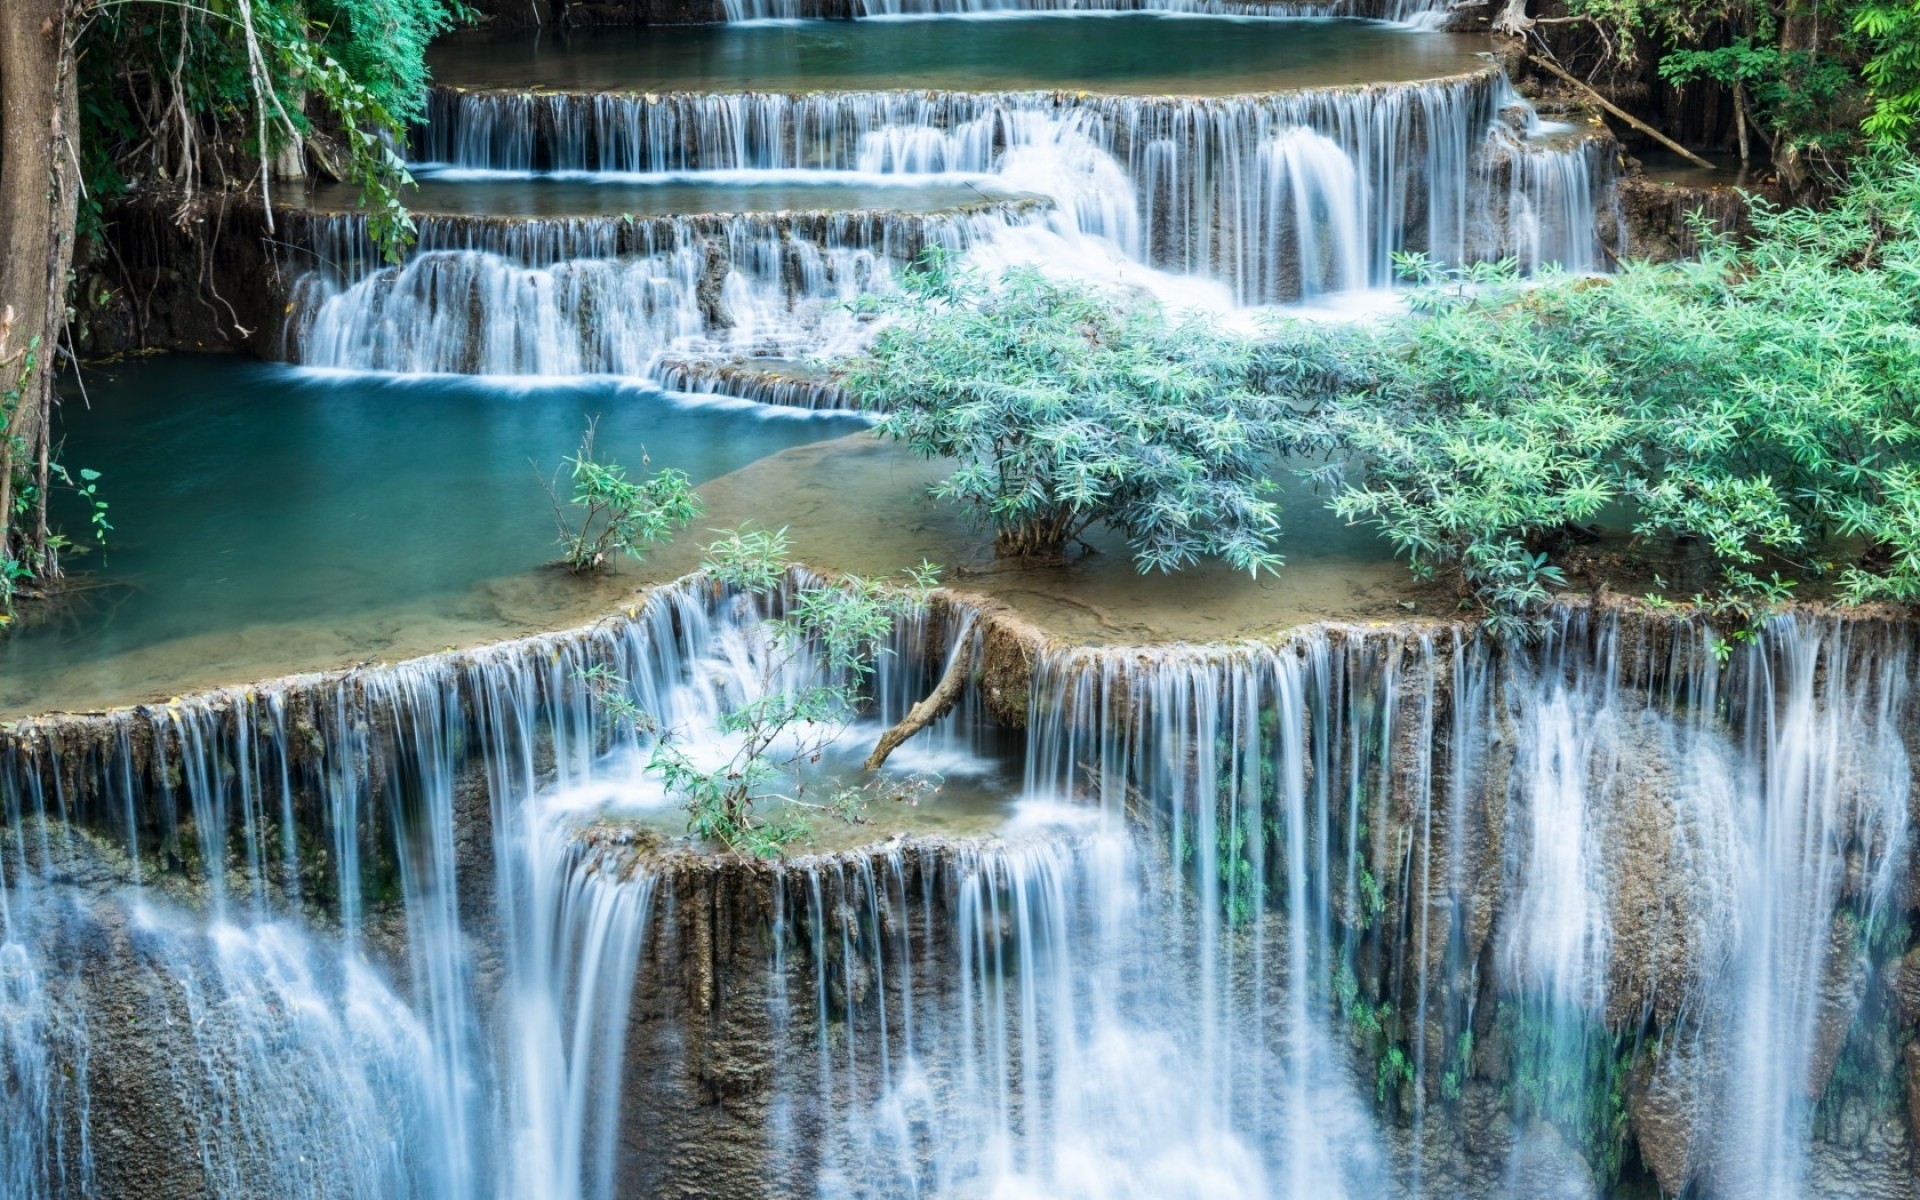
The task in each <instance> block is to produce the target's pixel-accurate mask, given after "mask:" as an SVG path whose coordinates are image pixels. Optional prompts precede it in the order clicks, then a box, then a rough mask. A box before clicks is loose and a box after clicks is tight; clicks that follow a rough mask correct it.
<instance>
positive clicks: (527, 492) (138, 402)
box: [0, 356, 860, 708]
mask: <svg viewBox="0 0 1920 1200" xmlns="http://www.w3.org/2000/svg"><path fill="white" fill-rule="evenodd" d="M85 382H86V384H87V392H88V397H89V400H90V406H89V405H87V404H83V403H82V401H81V400H80V398H79V396H78V394H77V392H74V391H73V390H72V389H71V388H70V389H69V395H68V396H67V399H66V401H65V405H64V408H63V412H62V417H61V426H62V429H63V432H64V434H65V437H66V449H65V454H64V456H65V460H66V461H67V462H68V463H69V464H71V465H72V466H74V467H76V468H77V467H81V466H86V467H90V468H92V469H94V470H97V471H100V472H101V473H102V475H103V478H102V481H101V486H102V488H103V489H104V491H105V494H106V495H107V497H108V499H109V501H110V503H111V505H112V509H111V517H112V520H113V523H114V527H115V528H114V532H113V535H112V541H111V543H110V545H109V547H108V550H107V553H106V555H105V556H104V559H103V558H102V556H100V555H98V554H93V555H88V556H86V557H85V558H82V559H79V560H76V561H75V563H74V566H75V567H76V568H77V569H79V570H81V571H84V572H88V573H89V574H91V575H97V578H98V580H99V581H100V582H101V583H104V584H108V585H111V586H110V587H108V588H106V589H103V590H101V591H99V592H97V593H92V594H90V595H89V596H88V597H87V603H85V604H82V605H78V606H74V608H73V610H72V611H70V612H69V613H67V615H66V617H65V619H63V620H61V621H59V622H54V623H47V624H43V625H41V626H40V627H37V628H30V629H27V630H24V631H23V632H21V633H20V634H18V635H16V636H15V637H13V638H11V639H8V640H5V641H0V708H4V707H7V706H8V704H9V702H10V701H11V700H15V699H16V698H17V695H18V691H19V690H20V689H25V688H27V687H28V686H29V681H30V680H36V679H45V678H47V677H50V676H55V675H59V674H60V673H62V672H64V671H72V670H79V669H82V668H83V667H84V665H85V664H87V663H90V662H96V661H102V660H108V659H111V658H113V657H114V656H117V655H125V654H127V653H129V652H132V651H138V650H142V649H145V648H148V647H152V646H156V645H159V644H161V643H166V642H171V641H178V640H182V639H186V640H189V641H191V640H192V639H198V638H204V637H206V636H207V635H217V634H222V633H223V631H229V630H238V629H241V628H244V627H250V626H252V627H258V626H262V625H274V624H279V623H286V624H289V625H292V624H298V625H302V626H309V627H311V626H325V625H329V624H331V625H333V626H336V627H339V626H343V625H344V626H352V625H354V624H355V623H356V622H362V621H371V620H373V619H374V618H373V617H372V616H370V614H377V613H381V612H384V611H389V610H396V609H402V610H404V609H407V608H409V607H411V608H413V609H416V610H419V611H423V612H431V611H432V610H434V609H435V608H436V607H437V606H445V607H451V606H452V605H453V604H454V603H455V602H456V600H457V598H460V597H463V596H464V595H465V594H466V593H467V592H469V591H470V589H473V588H475V587H476V586H479V585H481V584H483V583H484V582H486V581H488V580H493V579H498V578H500V577H503V576H511V575H514V574H516V573H519V574H522V575H524V574H526V573H528V572H531V571H533V570H534V569H535V568H537V567H539V566H540V564H541V563H543V562H544V561H546V560H548V559H549V558H551V557H552V554H553V550H554V546H553V537H554V530H553V515H552V509H551V507H550V505H549V504H548V502H547V499H546V497H545V495H544V494H543V493H542V492H541V489H540V485H539V482H538V477H537V476H536V474H535V471H534V468H533V466H532V465H530V464H529V462H528V459H529V457H532V458H536V459H538V460H539V461H540V462H541V463H543V464H544V465H545V467H546V468H547V469H548V470H549V471H551V470H552V469H553V468H554V467H555V466H556V465H557V464H558V463H559V460H560V458H561V457H562V456H563V455H566V454H568V453H571V452H572V450H573V449H574V447H575V445H576V444H577V443H578V441H579V438H580V433H581V430H582V429H583V427H584V425H585V422H586V420H587V418H588V417H589V416H595V415H597V416H598V417H599V420H600V437H599V440H600V444H601V447H602V451H603V454H604V455H605V456H608V457H612V458H614V459H617V460H619V461H622V462H625V463H628V464H630V465H637V464H638V462H639V460H640V457H641V455H642V453H643V449H644V453H646V454H648V455H650V456H651V457H652V459H653V462H654V464H655V465H656V466H672V467H677V468H679V469H680V470H683V471H686V472H687V473H688V474H689V475H691V476H693V478H694V479H695V480H696V481H703V480H709V479H712V478H713V477H715V476H717V475H721V474H724V473H726V472H729V471H733V470H736V469H738V468H740V467H742V466H745V465H746V464H748V463H751V462H753V461H755V460H756V459H759V458H762V457H764V456H766V455H769V454H772V453H774V452H776V451H779V450H783V449H786V448H788V447H791V446H797V445H801V444H803V443H807V442H812V441H816V440H819V439H821V438H827V437H836V436H840V435H843V434H845V433H848V432H850V431H852V430H854V429H857V428H859V427H860V426H859V422H858V421H857V420H856V419H853V418H848V417H844V416H842V417H820V416H812V415H807V414H799V413H796V412H793V411H790V410H776V409H771V408H767V407H764V406H759V405H750V404H744V403H738V404H729V403H720V404H715V403H712V402H702V403H693V402H687V401H681V400H675V399H673V398H671V397H669V396H667V395H664V394H662V393H660V392H657V391H652V390H649V389H645V388H642V387H639V386H635V385H631V384H623V383H620V382H615V381H597V380H596V381H592V382H581V383H578V384H571V383H543V384H542V385H541V386H538V387H526V388H516V387H514V386H513V385H511V384H506V385H503V384H501V383H500V382H498V381H491V382H485V383H481V382H476V381H469V380H464V379H460V378H432V379H406V378H398V379H396V378H379V377H370V376H327V375H323V374H316V373H310V372H302V371H299V370H296V369H293V368H289V367H283V366H277V365H270V364H262V363H247V362H239V361H234V360H228V359H215V358H205V357H189V356H174V357H165V358H155V359H148V360H143V361H135V362H130V363H127V364H125V365H122V366H115V367H111V368H106V369H90V370H89V371H87V373H86V375H85ZM62 515H63V516H64V523H65V524H66V525H67V526H68V527H69V528H75V527H78V526H79V525H80V524H81V523H82V522H81V521H80V520H78V519H77V516H76V514H73V513H66V514H62ZM555 574H556V575H558V573H557V572H556V573H555ZM565 582H567V583H571V582H572V581H570V580H569V581H565Z"/></svg>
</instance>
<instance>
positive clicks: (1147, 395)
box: [845, 255, 1305, 573]
mask: <svg viewBox="0 0 1920 1200" xmlns="http://www.w3.org/2000/svg"><path fill="white" fill-rule="evenodd" d="M877 303H878V305H879V307H880V308H881V310H882V311H883V312H884V313H885V314H886V315H887V316H889V317H891V321H890V323H889V324H888V325H887V327H886V328H885V329H883V330H882V331H881V332H880V334H879V335H878V336H877V337H876V339H875V341H874V344H873V347H872V349H871V350H870V351H869V352H868V354H867V355H866V356H865V357H863V358H861V359H858V360H855V361H853V362H852V363H850V364H848V367H847V371H846V376H845V383H846V386H847V389H848V391H849V392H850V393H852V394H853V395H854V396H856V397H857V398H858V399H859V401H860V403H861V404H862V406H863V407H865V408H867V409H869V410H871V411H873V412H876V413H878V414H880V424H879V427H878V432H879V433H881V434H882V435H885V436H890V437H894V438H899V439H901V440H903V441H905V442H906V443H907V444H908V445H909V446H911V447H912V448H913V450H914V451H915V452H916V453H918V454H919V455H921V456H922V457H924V458H950V459H955V460H957V461H958V462H959V464H960V466H959V469H958V470H956V471H955V472H954V473H953V474H951V475H949V476H948V477H947V478H946V479H944V480H942V481H941V482H940V483H938V484H936V485H935V486H934V488H933V494H934V495H936V496H939V497H942V498H944V499H948V500H953V501H955V502H957V503H959V504H960V505H961V506H963V507H964V508H965V509H966V510H967V511H968V512H969V513H970V514H972V515H973V516H974V517H975V518H976V519H977V520H978V521H979V522H980V523H981V524H983V525H985V526H987V527H989V528H991V529H992V530H993V534H994V552H995V554H996V555H997V556H999V557H1001V558H1014V559H1024V560H1027V561H1031V562H1041V563H1058V562H1061V561H1064V559H1065V557H1066V554H1067V552H1068V550H1069V549H1071V548H1072V546H1073V545H1074V544H1075V543H1081V544H1084V542H1083V541H1082V539H1083V537H1084V535H1085V534H1086V533H1087V532H1088V530H1089V529H1090V528H1092V527H1093V526H1096V525H1105V526H1109V527H1111V528H1112V529H1114V530H1116V531H1118V532H1119V533H1120V534H1121V535H1122V536H1124V537H1125V538H1126V540H1127V544H1128V546H1129V547H1130V548H1131V549H1132V551H1133V554H1134V559H1135V561H1136V562H1137V563H1138V564H1139V567H1140V569H1141V570H1142V571H1149V570H1156V569H1157V570H1162V571H1171V570H1174V569H1177V568H1179V567H1183V566H1186V565H1188V564H1190V563H1193V562H1195V561H1196V560H1198V559H1200V558H1202V557H1210V558H1218V559H1221V560H1223V561H1225V562H1228V563H1231V564H1232V565H1234V566H1236V567H1239V568H1241V569H1243V570H1249V571H1253V572H1256V573H1257V572H1259V571H1262V570H1269V571H1270V570H1273V569H1275V568H1277V567H1278V566H1279V565H1280V561H1281V558H1280V555H1279V553H1278V552H1277V551H1276V550H1275V548H1274V546H1275V542H1276V540H1277V538H1278V536H1279V533H1280V509H1279V505H1278V504H1276V503H1274V502H1273V500H1272V499H1270V498H1269V497H1270V493H1271V491H1272V487H1273V485H1272V483H1271V482H1270V481H1269V479H1268V474H1269V472H1270V470H1271V469H1272V468H1273V466H1274V465H1275V460H1276V459H1277V457H1278V455H1279V454H1281V453H1282V452H1284V451H1286V450H1288V449H1291V448H1295V447H1296V446H1298V445H1300V444H1301V442H1302V439H1303V436H1304V432H1305V431H1304V430H1303V428H1302V424H1301V421H1300V417H1299V414H1298V413H1297V412H1296V411H1295V409H1294V408H1293V407H1292V406H1291V405H1290V404H1289V403H1288V402H1287V401H1286V399H1285V398H1283V397H1282V396H1280V395H1277V394H1275V393H1274V392H1273V391H1271V390H1269V389H1268V388H1265V387H1263V386H1260V382H1259V381H1260V380H1261V378H1262V376H1263V372H1262V371H1261V364H1260V361H1259V353H1260V351H1259V350H1258V349H1257V347H1256V345H1255V343H1254V342H1253V341H1252V340H1251V339H1248V338H1244V337H1237V336H1234V335H1232V334H1230V333H1224V332H1221V331H1218V330H1216V329H1214V328H1212V327H1210V326H1209V325H1208V324H1206V323H1205V322H1204V321H1203V320H1201V319H1200V318H1197V317H1188V316H1180V317H1175V316H1170V315H1168V314H1167V312H1166V311H1165V310H1163V309H1161V308H1160V307H1159V306H1157V305H1155V304H1151V303H1146V302H1136V303H1116V302H1115V301H1114V300H1113V299H1112V298H1111V297H1110V296H1108V295H1107V294H1105V293H1103V292H1100V291H1097V290H1095V289H1092V288H1087V287H1081V286H1077V285H1073V284H1067V283H1060V282H1056V281H1053V280H1050V279H1047V278H1046V277H1045V276H1043V275H1041V274H1040V273H1039V272H1037V271H1031V270H1017V271H1013V272H1010V273H1008V274H1007V275H1006V276H1004V277H1003V278H1002V279H1001V280H999V281H998V282H997V283H988V282H986V281H985V280H983V279H982V278H981V277H980V276H979V275H978V274H976V273H973V272H956V271H953V270H950V269H949V268H948V265H947V263H946V261H945V260H944V259H943V258H942V257H940V256H938V255H930V256H929V257H928V258H926V259H924V260H923V261H922V264H921V266H920V267H919V268H918V269H917V270H915V271H913V272H911V273H909V275H908V276H907V279H906V283H905V287H904V288H903V292H902V294H901V295H900V296H898V297H896V298H893V299H891V300H885V301H880V302H877Z"/></svg>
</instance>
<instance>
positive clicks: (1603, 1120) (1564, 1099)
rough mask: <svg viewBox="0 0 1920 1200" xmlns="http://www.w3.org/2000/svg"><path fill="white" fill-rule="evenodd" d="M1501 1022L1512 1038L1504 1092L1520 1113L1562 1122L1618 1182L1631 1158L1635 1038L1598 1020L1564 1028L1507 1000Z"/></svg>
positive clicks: (1597, 1170) (1608, 1178)
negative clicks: (1630, 1090)
mask: <svg viewBox="0 0 1920 1200" xmlns="http://www.w3.org/2000/svg"><path fill="white" fill-rule="evenodd" d="M1494 1020H1495V1023H1496V1024H1497V1026H1498V1027H1499V1030H1500V1035H1501V1037H1502V1039H1503V1040H1504V1041H1505V1043H1506V1060H1507V1065H1508V1070H1509V1072H1510V1074H1509V1078H1508V1082H1507V1087H1506V1089H1505V1093H1506V1101H1507V1103H1509V1104H1510V1105H1511V1106H1512V1108H1513V1113H1514V1116H1515V1118H1516V1119H1519V1120H1526V1119H1529V1118H1531V1119H1536V1120H1542V1121H1551V1122H1552V1123H1553V1124H1555V1125H1557V1126H1559V1127H1560V1129H1561V1131H1562V1132H1563V1133H1564V1134H1565V1135H1566V1136H1567V1137H1568V1138H1569V1139H1570V1140H1571V1141H1572V1142H1573V1144H1574V1145H1575V1146H1578V1147H1580V1148H1581V1151H1582V1153H1583V1154H1584V1155H1585V1156H1586V1159H1587V1161H1588V1162H1589V1163H1590V1164H1592V1167H1593V1171H1594V1174H1595V1176H1596V1177H1597V1178H1598V1180H1599V1181H1600V1182H1601V1183H1602V1185H1603V1187H1611V1186H1612V1185H1613V1184H1614V1183H1615V1182H1616V1181H1618V1179H1619V1178H1620V1168H1621V1167H1622V1166H1623V1165H1625V1160H1626V1147H1627V1134H1628V1128H1627V1081H1628V1078H1629V1076H1630V1074H1631V1070H1630V1068H1631V1066H1632V1061H1633V1047H1634V1039H1633V1038H1632V1037H1631V1036H1628V1035H1622V1036H1619V1037H1616V1036H1614V1035H1613V1034H1610V1033H1608V1032H1607V1030H1606V1029H1604V1028H1602V1027H1601V1026H1599V1025H1598V1024H1591V1023H1590V1024H1587V1025H1585V1026H1584V1027H1582V1028H1578V1029H1567V1028H1563V1027H1561V1024H1560V1023H1559V1022H1555V1021H1553V1020H1551V1019H1549V1018H1548V1017H1546V1016H1544V1015H1543V1014H1541V1013H1540V1012H1539V1011H1537V1010H1536V1009H1535V1008H1534V1007H1533V1006H1532V1005H1531V1004H1528V1003H1526V1002H1524V1001H1517V1000H1502V1001H1500V1003H1499V1006H1498V1009H1497V1010H1496V1014H1495V1017H1494ZM1468 1050H1469V1051H1471V1044H1470V1043H1469V1044H1468Z"/></svg>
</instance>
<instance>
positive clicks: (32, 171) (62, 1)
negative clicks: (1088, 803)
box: [0, 0, 80, 567]
mask: <svg viewBox="0 0 1920 1200" xmlns="http://www.w3.org/2000/svg"><path fill="white" fill-rule="evenodd" d="M68 15H69V14H68V0H4V3H0V311H4V310H5V309H7V308H11V309H12V310H13V316H14V320H13V331H12V344H11V345H9V346H6V347H4V348H0V360H6V359H8V358H9V357H10V356H15V355H17V356H18V357H13V358H12V361H10V362H4V365H0V396H8V395H11V394H12V393H13V392H14V391H15V390H16V389H17V390H18V392H19V396H18V398H17V400H15V401H14V408H13V410H12V411H11V412H8V413H6V414H5V416H4V418H0V424H3V425H4V432H5V436H4V437H0V559H4V558H7V557H19V558H21V559H23V560H26V561H29V562H30V563H32V565H34V566H36V567H39V566H41V565H43V564H41V563H39V562H36V561H34V559H35V557H37V555H36V553H35V552H37V551H38V550H40V549H41V547H38V546H35V545H32V544H31V543H33V542H34V541H36V540H37V539H35V537H34V536H33V534H32V533H31V532H29V531H28V530H29V528H30V526H28V525H27V524H26V523H22V528H20V529H15V528H14V514H13V508H14V489H15V484H16V481H17V479H18V478H19V477H21V476H23V474H24V472H26V471H28V470H31V469H32V465H33V458H34V456H35V454H36V452H37V451H38V448H39V445H40V443H41V440H42V438H43V431H44V429H45V425H46V422H47V417H48V410H49V408H50V406H51V404H52V401H53V375H54V368H55V366H56V359H55V347H56V346H57V345H58V343H59V338H60V333H61V330H62V328H63V326H64V324H65V321H66V291H67V271H68V268H69V266H70V265H71V264H72V261H73V225H74V216H75V212H76V210H77V207H78V203H79V196H80V192H79V168H78V159H79V146H78V137H79V105H78V98H77V95H76V91H75V82H74V78H73V57H72V55H71V54H69V53H68V39H67V19H68ZM36 339H37V344H36ZM29 346H32V347H33V349H32V351H31V352H30V353H23V352H24V351H27V348H28V347H29ZM41 502H42V503H44V502H45V496H44V493H43V494H42V496H41ZM37 525H38V521H37V519H36V520H35V521H34V522H33V523H32V526H31V527H37Z"/></svg>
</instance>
